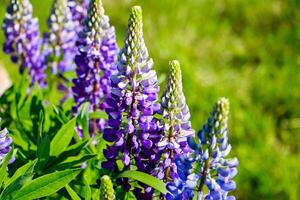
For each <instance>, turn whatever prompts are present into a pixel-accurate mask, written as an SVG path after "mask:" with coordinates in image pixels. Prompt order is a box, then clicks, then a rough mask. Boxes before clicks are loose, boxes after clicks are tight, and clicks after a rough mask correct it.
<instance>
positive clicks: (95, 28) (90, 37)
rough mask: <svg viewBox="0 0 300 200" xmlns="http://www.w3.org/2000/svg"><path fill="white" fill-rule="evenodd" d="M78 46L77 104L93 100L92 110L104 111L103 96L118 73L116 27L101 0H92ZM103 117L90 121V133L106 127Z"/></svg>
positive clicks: (75, 86) (75, 81) (107, 92)
mask: <svg viewBox="0 0 300 200" xmlns="http://www.w3.org/2000/svg"><path fill="white" fill-rule="evenodd" d="M77 46H78V49H79V52H78V54H77V55H76V57H75V62H76V64H77V68H76V74H77V78H76V79H74V80H73V83H74V86H73V88H72V90H73V93H74V94H73V95H74V99H75V102H76V106H75V107H73V112H74V113H77V112H78V108H79V107H80V105H81V104H82V103H84V102H90V111H91V112H93V111H98V110H103V109H104V108H105V107H106V104H105V103H104V98H105V97H106V96H107V95H110V88H111V86H110V85H111V83H110V77H111V75H112V74H114V73H115V72H116V59H117V55H118V47H117V43H116V35H115V29H114V27H112V26H110V24H109V18H108V17H107V16H106V15H104V9H103V6H102V2H101V0H91V3H90V6H89V11H88V17H87V19H86V20H85V27H84V29H83V31H82V32H81V33H80V34H79V39H78V41H77ZM104 124H105V121H104V120H103V119H99V120H93V121H90V134H91V135H92V136H93V135H94V134H95V133H97V132H98V130H103V127H104Z"/></svg>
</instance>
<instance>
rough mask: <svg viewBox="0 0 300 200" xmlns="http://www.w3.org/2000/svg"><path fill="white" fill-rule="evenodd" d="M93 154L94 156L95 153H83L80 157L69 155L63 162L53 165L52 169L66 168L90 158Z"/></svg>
mask: <svg viewBox="0 0 300 200" xmlns="http://www.w3.org/2000/svg"><path fill="white" fill-rule="evenodd" d="M95 156H96V154H88V155H83V156H81V157H70V158H68V159H67V160H66V161H65V162H63V163H61V164H59V165H57V166H56V167H54V169H55V170H61V169H68V168H71V167H74V166H76V165H78V164H81V163H83V162H85V161H87V160H89V159H92V158H94V157H95Z"/></svg>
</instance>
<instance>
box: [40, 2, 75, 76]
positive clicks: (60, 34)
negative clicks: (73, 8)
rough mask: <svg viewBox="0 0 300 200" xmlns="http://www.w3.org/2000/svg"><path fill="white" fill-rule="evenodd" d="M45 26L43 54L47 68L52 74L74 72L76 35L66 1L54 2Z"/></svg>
mask: <svg viewBox="0 0 300 200" xmlns="http://www.w3.org/2000/svg"><path fill="white" fill-rule="evenodd" d="M47 24H48V27H49V33H46V34H45V35H44V52H45V54H46V57H47V60H48V67H49V68H50V69H51V71H52V73H53V74H63V73H64V72H67V71H72V70H74V69H75V64H74V63H73V60H74V57H75V54H76V48H75V43H76V39H77V34H76V32H75V24H74V23H73V21H72V15H71V12H70V10H69V7H68V6H67V0H54V2H53V5H52V8H51V12H50V15H49V18H48V20H47Z"/></svg>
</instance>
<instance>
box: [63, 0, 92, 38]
mask: <svg viewBox="0 0 300 200" xmlns="http://www.w3.org/2000/svg"><path fill="white" fill-rule="evenodd" d="M89 3H90V0H68V6H69V8H70V11H71V13H72V19H73V22H74V23H75V29H76V32H77V33H80V31H81V30H82V28H83V22H84V19H85V18H86V16H87V11H88V7H89Z"/></svg>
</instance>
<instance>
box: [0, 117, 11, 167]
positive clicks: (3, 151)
mask: <svg viewBox="0 0 300 200" xmlns="http://www.w3.org/2000/svg"><path fill="white" fill-rule="evenodd" d="M0 120H1V119H0ZM11 143H12V139H11V137H8V130H7V129H6V128H5V129H3V130H1V129H0V165H1V163H2V161H3V159H4V158H5V156H6V155H7V154H8V152H9V151H10V150H11Z"/></svg>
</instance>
